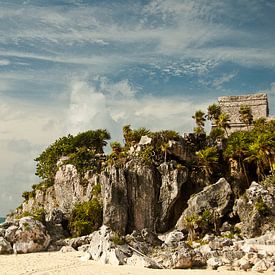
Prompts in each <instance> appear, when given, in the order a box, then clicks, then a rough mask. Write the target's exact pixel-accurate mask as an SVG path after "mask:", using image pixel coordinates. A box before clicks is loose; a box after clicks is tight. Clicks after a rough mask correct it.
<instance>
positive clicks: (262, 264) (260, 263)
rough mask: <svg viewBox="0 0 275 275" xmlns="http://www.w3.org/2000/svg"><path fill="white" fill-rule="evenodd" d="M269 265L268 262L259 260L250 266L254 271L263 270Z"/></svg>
mask: <svg viewBox="0 0 275 275" xmlns="http://www.w3.org/2000/svg"><path fill="white" fill-rule="evenodd" d="M269 267H270V263H268V262H267V261H265V260H259V261H258V262H257V263H255V265H254V266H253V267H252V271H256V272H264V271H267V270H268V269H269Z"/></svg>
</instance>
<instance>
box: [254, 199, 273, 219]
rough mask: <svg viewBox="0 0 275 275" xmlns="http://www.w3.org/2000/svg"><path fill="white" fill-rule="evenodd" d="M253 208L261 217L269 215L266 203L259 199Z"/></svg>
mask: <svg viewBox="0 0 275 275" xmlns="http://www.w3.org/2000/svg"><path fill="white" fill-rule="evenodd" d="M255 208H256V209H257V211H258V212H259V213H260V214H261V215H263V216H267V215H269V213H270V209H269V207H268V206H267V205H266V203H265V202H264V201H263V199H262V198H260V199H259V200H258V201H257V202H256V203H255Z"/></svg>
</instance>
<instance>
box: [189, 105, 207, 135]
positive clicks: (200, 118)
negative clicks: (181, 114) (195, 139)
mask: <svg viewBox="0 0 275 275" xmlns="http://www.w3.org/2000/svg"><path fill="white" fill-rule="evenodd" d="M192 118H193V119H195V123H196V125H197V126H196V127H195V128H194V132H195V133H196V134H202V133H205V131H204V123H205V120H206V119H205V113H204V112H203V111H201V110H198V111H196V112H195V115H193V116H192Z"/></svg>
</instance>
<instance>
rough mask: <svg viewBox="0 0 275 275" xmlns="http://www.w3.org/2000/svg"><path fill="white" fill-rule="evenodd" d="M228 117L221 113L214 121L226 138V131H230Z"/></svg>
mask: <svg viewBox="0 0 275 275" xmlns="http://www.w3.org/2000/svg"><path fill="white" fill-rule="evenodd" d="M229 122H230V117H229V115H228V114H225V113H221V114H220V115H219V117H218V119H217V121H216V125H217V127H220V128H222V129H224V131H225V133H226V136H227V137H228V132H227V130H226V129H230V123H229Z"/></svg>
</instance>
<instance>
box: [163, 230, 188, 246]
mask: <svg viewBox="0 0 275 275" xmlns="http://www.w3.org/2000/svg"><path fill="white" fill-rule="evenodd" d="M162 238H163V240H164V245H166V246H172V247H173V246H177V245H178V242H179V241H182V240H183V239H184V234H183V233H182V232H181V231H179V230H173V231H171V232H169V233H167V234H166V235H165V236H162Z"/></svg>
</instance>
